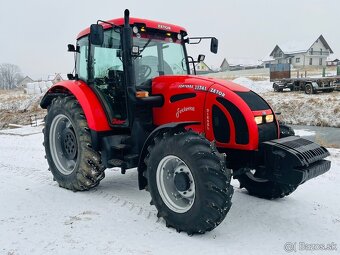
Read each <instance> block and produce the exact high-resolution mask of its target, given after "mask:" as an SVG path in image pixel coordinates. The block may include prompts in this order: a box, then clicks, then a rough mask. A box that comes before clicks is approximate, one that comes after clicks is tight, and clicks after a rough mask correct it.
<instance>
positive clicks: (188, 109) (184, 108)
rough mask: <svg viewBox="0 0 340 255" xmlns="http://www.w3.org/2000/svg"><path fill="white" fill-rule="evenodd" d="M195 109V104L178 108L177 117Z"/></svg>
mask: <svg viewBox="0 0 340 255" xmlns="http://www.w3.org/2000/svg"><path fill="white" fill-rule="evenodd" d="M194 111H195V107H194V106H189V107H183V108H177V112H176V118H177V119H178V118H179V116H181V114H182V113H184V112H194Z"/></svg>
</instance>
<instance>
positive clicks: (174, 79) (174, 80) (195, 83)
mask: <svg viewBox="0 0 340 255" xmlns="http://www.w3.org/2000/svg"><path fill="white" fill-rule="evenodd" d="M152 83H153V87H157V86H158V85H161V86H162V85H165V84H167V85H168V86H170V87H171V88H175V87H178V88H182V89H191V88H192V89H194V90H196V91H206V92H208V91H209V88H210V87H211V86H212V85H213V84H218V85H220V86H222V87H223V88H224V89H226V90H229V91H230V90H231V91H235V92H248V91H250V90H249V89H248V88H246V87H243V86H241V85H239V84H236V83H234V82H232V81H226V80H222V79H217V78H212V77H204V76H196V75H179V76H173V75H172V76H159V77H156V78H154V79H153V82H152ZM191 85H192V86H191ZM174 86H175V87H174ZM162 87H163V86H162ZM224 89H223V90H224Z"/></svg>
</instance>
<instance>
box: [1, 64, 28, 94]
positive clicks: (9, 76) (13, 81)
mask: <svg viewBox="0 0 340 255" xmlns="http://www.w3.org/2000/svg"><path fill="white" fill-rule="evenodd" d="M22 78H23V76H22V73H21V70H20V68H19V67H18V66H17V65H13V64H9V63H4V64H1V65H0V88H2V89H13V88H15V87H16V85H17V84H18V82H19V81H20V80H21V79H22Z"/></svg>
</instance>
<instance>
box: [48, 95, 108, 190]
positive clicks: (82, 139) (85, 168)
mask: <svg viewBox="0 0 340 255" xmlns="http://www.w3.org/2000/svg"><path fill="white" fill-rule="evenodd" d="M43 133H44V146H45V152H46V159H47V162H48V164H49V167H50V170H51V172H52V174H53V176H54V180H56V181H57V182H58V183H59V186H60V187H63V188H66V189H70V190H74V191H81V190H89V189H91V188H93V187H95V186H97V185H98V184H99V182H100V181H101V180H102V179H103V178H104V176H105V174H104V170H105V168H104V166H103V164H102V162H101V157H100V154H99V153H98V152H96V151H94V150H93V149H92V146H91V144H92V141H91V135H90V130H89V127H88V125H87V122H86V118H85V115H84V113H83V110H82V108H81V106H80V105H79V103H78V101H77V100H76V99H75V98H74V97H73V96H67V97H57V98H55V99H53V101H52V103H51V104H50V105H49V107H48V113H47V115H46V117H45V128H44V129H43Z"/></svg>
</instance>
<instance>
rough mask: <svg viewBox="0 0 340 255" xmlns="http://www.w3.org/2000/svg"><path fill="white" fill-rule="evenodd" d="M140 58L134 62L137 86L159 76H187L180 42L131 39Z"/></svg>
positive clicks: (167, 39) (149, 37) (140, 38)
mask: <svg viewBox="0 0 340 255" xmlns="http://www.w3.org/2000/svg"><path fill="white" fill-rule="evenodd" d="M133 45H134V46H138V47H139V50H140V55H141V57H138V58H136V59H135V60H134V63H135V72H136V84H137V86H138V85H140V84H141V83H143V82H145V81H146V80H148V79H151V78H153V77H156V76H160V75H181V74H188V71H187V66H186V60H185V53H184V46H183V45H182V44H181V41H180V40H177V41H176V42H174V41H173V39H172V38H169V37H166V38H163V39H160V38H156V36H154V37H153V36H150V35H147V36H145V38H144V37H143V38H142V37H141V36H139V37H134V38H133Z"/></svg>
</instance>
